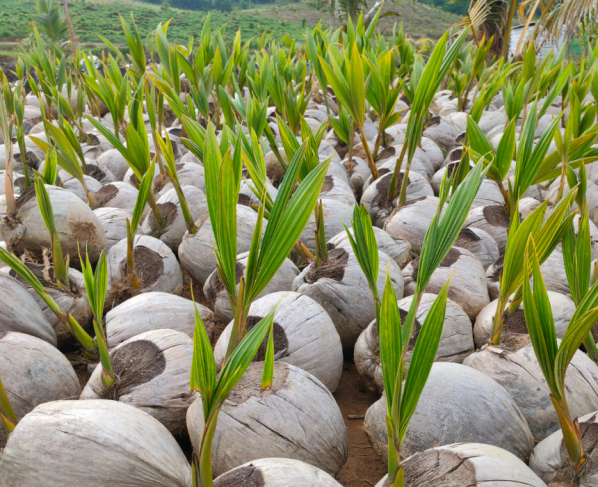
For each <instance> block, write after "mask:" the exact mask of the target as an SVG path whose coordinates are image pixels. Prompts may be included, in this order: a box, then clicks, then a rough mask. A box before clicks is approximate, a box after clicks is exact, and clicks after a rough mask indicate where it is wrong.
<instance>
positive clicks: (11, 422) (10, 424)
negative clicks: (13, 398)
mask: <svg viewBox="0 0 598 487" xmlns="http://www.w3.org/2000/svg"><path fill="white" fill-rule="evenodd" d="M0 419H1V420H2V424H3V425H4V428H6V431H7V432H8V433H12V432H13V430H14V429H15V427H16V426H17V423H18V421H17V416H16V415H15V412H14V410H13V408H12V406H11V404H10V401H9V400H8V394H7V393H6V389H4V384H2V379H1V378H0Z"/></svg>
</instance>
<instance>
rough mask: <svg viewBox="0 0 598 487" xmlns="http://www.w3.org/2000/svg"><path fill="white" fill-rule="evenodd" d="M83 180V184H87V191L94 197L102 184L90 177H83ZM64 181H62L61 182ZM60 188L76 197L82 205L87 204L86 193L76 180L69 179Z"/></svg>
mask: <svg viewBox="0 0 598 487" xmlns="http://www.w3.org/2000/svg"><path fill="white" fill-rule="evenodd" d="M83 179H84V180H85V184H87V189H88V190H89V192H90V193H91V194H92V196H93V195H95V194H96V193H97V192H98V191H99V190H101V189H102V183H100V182H99V181H97V180H96V179H95V178H92V177H91V176H87V175H83ZM63 181H64V180H63ZM62 187H63V188H64V189H65V190H66V191H69V192H71V193H73V194H74V195H76V196H78V197H79V198H80V199H81V201H83V203H85V204H87V202H88V199H87V193H86V192H85V189H84V188H83V185H82V184H81V182H80V181H79V180H78V179H75V178H71V179H69V180H68V181H65V182H64V184H63V185H62Z"/></svg>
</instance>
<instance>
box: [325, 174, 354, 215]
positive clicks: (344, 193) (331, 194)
mask: <svg viewBox="0 0 598 487" xmlns="http://www.w3.org/2000/svg"><path fill="white" fill-rule="evenodd" d="M320 198H326V199H331V200H336V201H338V202H340V203H344V204H345V205H347V206H348V207H349V208H351V210H352V209H353V207H354V206H355V203H356V201H355V195H354V194H353V189H352V188H351V186H350V185H349V183H348V182H346V181H345V180H344V179H343V178H340V177H337V176H331V175H327V176H326V177H325V178H324V184H323V185H322V190H321V191H320Z"/></svg>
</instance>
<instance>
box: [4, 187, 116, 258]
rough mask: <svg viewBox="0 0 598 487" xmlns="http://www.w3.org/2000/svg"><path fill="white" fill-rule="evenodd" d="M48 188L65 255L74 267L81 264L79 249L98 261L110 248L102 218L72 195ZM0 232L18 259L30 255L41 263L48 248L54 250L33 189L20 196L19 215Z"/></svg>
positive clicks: (6, 223) (59, 189)
mask: <svg viewBox="0 0 598 487" xmlns="http://www.w3.org/2000/svg"><path fill="white" fill-rule="evenodd" d="M46 189H47V190H48V194H49V195H50V201H51V204H52V208H53V210H54V216H55V225H56V230H57V231H58V235H59V236H60V242H61V245H62V251H63V253H64V255H67V254H68V255H69V256H70V261H71V263H72V264H79V250H80V249H86V250H87V255H88V256H89V260H90V262H92V263H95V262H97V260H98V258H99V257H100V253H101V251H102V250H104V249H105V248H106V236H105V234H104V229H103V228H102V224H101V223H100V221H99V220H98V217H97V216H96V215H94V213H93V211H92V210H91V208H89V206H88V205H87V204H86V203H84V202H83V201H82V200H81V199H80V198H79V197H77V196H75V195H74V194H72V193H71V192H69V191H67V190H65V189H62V188H58V187H56V186H49V185H46ZM0 230H1V231H2V235H4V238H5V240H6V244H7V245H8V248H9V250H10V251H11V252H12V253H14V254H16V255H18V256H21V255H23V254H25V253H26V254H28V255H29V256H31V257H32V258H34V259H35V260H38V261H40V262H41V261H42V259H43V251H44V249H49V248H51V247H52V242H51V239H50V234H49V233H48V230H47V229H46V225H45V224H44V221H43V219H42V215H41V213H40V211H39V206H38V203H37V198H36V196H35V188H33V187H31V188H28V189H27V190H25V191H24V192H23V194H22V195H21V196H20V197H19V199H18V200H17V213H16V215H15V216H14V218H13V219H10V220H9V219H8V218H4V219H3V220H2V222H0Z"/></svg>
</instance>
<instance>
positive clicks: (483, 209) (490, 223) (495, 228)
mask: <svg viewBox="0 0 598 487" xmlns="http://www.w3.org/2000/svg"><path fill="white" fill-rule="evenodd" d="M510 224H511V223H510V220H509V216H508V215H507V213H506V212H505V209H504V207H503V206H502V205H489V206H478V207H477V208H473V209H472V210H470V212H469V215H467V219H466V220H465V224H464V225H463V227H464V228H469V227H475V228H479V229H480V230H484V231H485V232H486V233H488V234H489V235H490V236H492V237H493V238H494V240H496V244H497V245H498V251H499V252H500V254H501V255H503V254H504V253H505V249H506V247H507V236H508V235H509V226H510Z"/></svg>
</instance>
